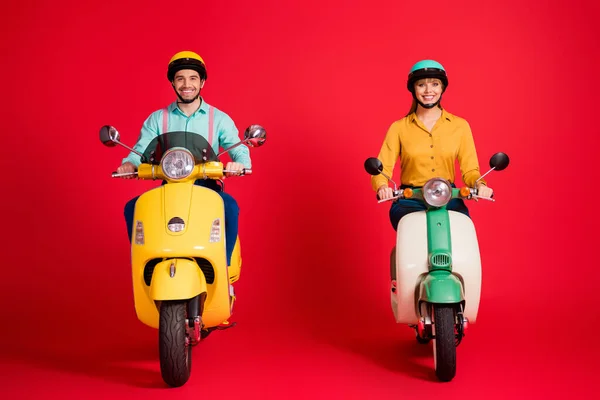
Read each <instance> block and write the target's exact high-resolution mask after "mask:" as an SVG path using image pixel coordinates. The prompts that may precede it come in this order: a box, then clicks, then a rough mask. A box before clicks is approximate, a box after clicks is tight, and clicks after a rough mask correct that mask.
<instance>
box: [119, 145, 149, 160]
mask: <svg viewBox="0 0 600 400" xmlns="http://www.w3.org/2000/svg"><path fill="white" fill-rule="evenodd" d="M115 143H116V144H119V145H121V146H123V147H125V148H126V149H127V150H131V151H132V152H134V153H135V154H137V155H138V156H140V158H141V159H142V160H143V159H144V155H143V154H142V153H140V152H139V151H137V150H134V149H132V148H131V147H129V146H127V145H125V144H123V143H121V142H115Z"/></svg>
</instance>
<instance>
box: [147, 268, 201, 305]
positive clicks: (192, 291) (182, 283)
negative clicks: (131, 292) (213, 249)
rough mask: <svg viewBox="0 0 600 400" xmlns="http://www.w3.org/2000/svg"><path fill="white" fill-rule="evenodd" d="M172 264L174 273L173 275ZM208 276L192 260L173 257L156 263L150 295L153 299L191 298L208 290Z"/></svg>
mask: <svg viewBox="0 0 600 400" xmlns="http://www.w3.org/2000/svg"><path fill="white" fill-rule="evenodd" d="M171 265H173V266H174V268H173V270H174V272H175V273H174V274H173V276H171ZM206 291H207V289H206V278H205V277H204V274H203V273H202V270H201V269H200V268H199V267H198V264H196V263H195V262H194V261H192V260H188V259H185V258H173V259H170V260H165V261H162V262H160V263H158V264H157V265H156V267H155V268H154V272H153V273H152V281H151V284H150V297H151V298H152V299H153V300H184V299H191V298H192V297H195V296H197V295H199V294H200V293H204V292H206Z"/></svg>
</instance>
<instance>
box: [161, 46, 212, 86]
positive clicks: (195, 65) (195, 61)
mask: <svg viewBox="0 0 600 400" xmlns="http://www.w3.org/2000/svg"><path fill="white" fill-rule="evenodd" d="M182 69H193V70H194V71H196V72H198V74H199V75H200V79H203V80H206V65H205V64H204V60H203V59H202V57H200V56H199V55H198V54H196V53H194V52H193V51H180V52H179V53H177V54H175V55H174V56H173V57H171V61H169V67H168V68H167V78H168V79H169V82H173V79H175V73H176V72H177V71H181V70H182Z"/></svg>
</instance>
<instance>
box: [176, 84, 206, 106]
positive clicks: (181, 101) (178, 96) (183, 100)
mask: <svg viewBox="0 0 600 400" xmlns="http://www.w3.org/2000/svg"><path fill="white" fill-rule="evenodd" d="M171 86H172V87H173V91H174V92H175V94H176V95H177V98H178V99H179V101H178V103H183V104H191V103H193V102H195V101H196V99H199V98H200V91H201V90H202V88H200V89H199V90H198V96H196V97H194V98H193V99H191V100H185V99H184V98H183V97H181V95H180V94H179V93H177V90H176V89H175V85H174V84H173V83H171Z"/></svg>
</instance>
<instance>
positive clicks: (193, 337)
mask: <svg viewBox="0 0 600 400" xmlns="http://www.w3.org/2000/svg"><path fill="white" fill-rule="evenodd" d="M205 300H206V293H202V294H200V295H198V296H196V297H194V298H192V299H190V301H189V302H188V307H187V308H188V309H187V315H188V318H187V319H186V320H185V322H186V323H185V328H186V333H187V335H186V338H185V345H186V346H189V345H192V346H195V345H197V344H198V343H200V340H201V333H200V331H201V330H202V327H203V326H204V324H203V323H202V317H201V315H202V312H203V311H204V301H205Z"/></svg>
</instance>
